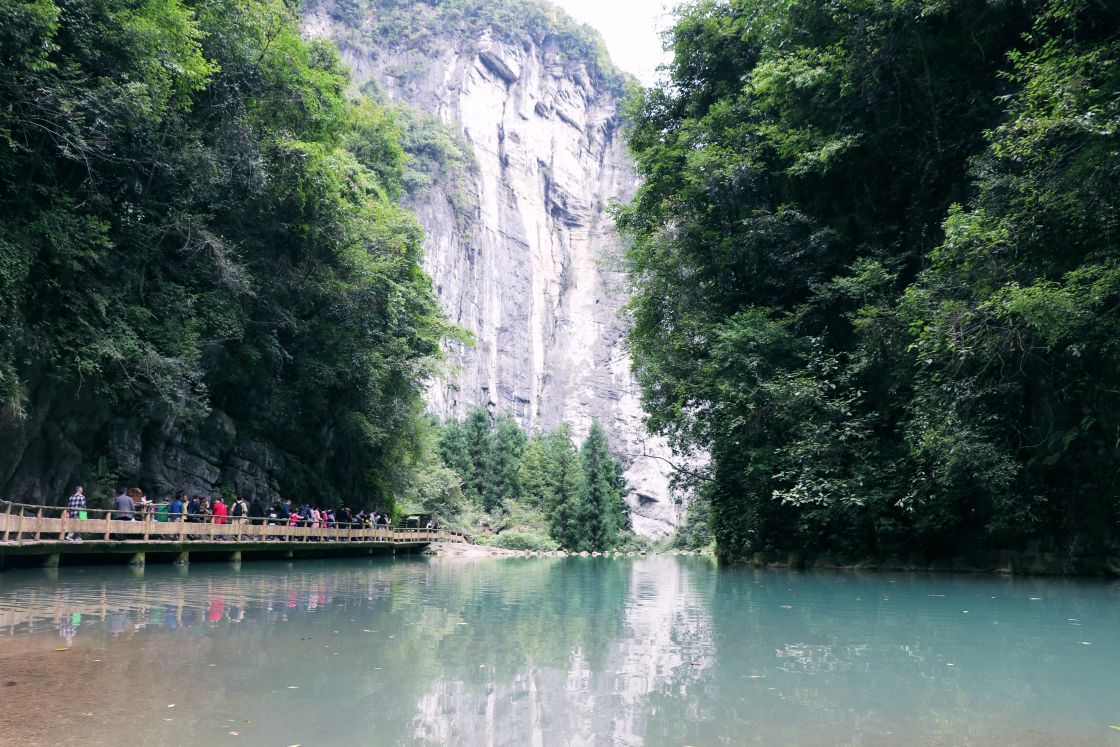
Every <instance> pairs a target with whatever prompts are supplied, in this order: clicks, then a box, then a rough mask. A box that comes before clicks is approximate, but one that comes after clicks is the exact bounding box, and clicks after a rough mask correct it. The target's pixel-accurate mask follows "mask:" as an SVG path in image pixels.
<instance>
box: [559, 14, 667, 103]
mask: <svg viewBox="0 0 1120 747" xmlns="http://www.w3.org/2000/svg"><path fill="white" fill-rule="evenodd" d="M551 1H552V2H553V3H555V4H556V5H559V6H560V7H561V8H563V9H564V10H566V11H568V15H570V16H572V18H575V19H576V20H577V21H582V22H583V23H586V24H587V25H589V26H591V27H592V28H594V29H595V30H596V31H598V32H599V33H600V34H602V35H603V39H604V40H605V41H606V42H607V49H608V50H609V51H610V53H611V60H612V61H613V62H614V64H615V65H617V66H618V67H619V68H621V69H622V70H625V71H626V72H628V73H632V74H633V75H635V76H637V78H638V80H640V81H641V82H642V84H643V85H647V86H649V85H652V84H653V83H654V82H655V80H656V78H657V74H656V69H657V66H658V65H659V64H661V63H663V62H667V61H668V55H667V54H666V53H665V52H663V51H662V50H661V32H662V31H664V30H665V29H666V28H668V27H669V26H670V25H671V24H672V20H673V15H672V10H673V8H675V7H676V6H677V5H680V4H681V2H682V0H551Z"/></svg>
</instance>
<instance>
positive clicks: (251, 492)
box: [0, 384, 297, 505]
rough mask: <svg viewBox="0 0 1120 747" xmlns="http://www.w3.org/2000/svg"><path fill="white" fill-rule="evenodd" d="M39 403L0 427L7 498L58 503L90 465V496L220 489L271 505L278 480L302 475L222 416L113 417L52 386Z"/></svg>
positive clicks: (96, 403)
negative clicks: (190, 420) (126, 490)
mask: <svg viewBox="0 0 1120 747" xmlns="http://www.w3.org/2000/svg"><path fill="white" fill-rule="evenodd" d="M34 401H35V403H36V407H35V409H34V410H33V411H32V413H31V416H30V417H28V418H26V419H22V420H17V421H8V422H5V423H2V424H0V425H2V428H0V429H2V431H3V433H4V434H5V435H7V436H10V443H8V444H7V445H6V446H7V448H5V449H3V450H2V451H0V487H2V489H3V493H2V495H3V497H4V498H5V499H7V500H12V501H16V502H20V503H46V504H48V505H51V504H61V503H63V502H64V501H65V499H66V497H67V496H69V495H70V494H71V493H72V492H73V491H74V484H73V483H74V481H75V480H76V479H78V478H77V477H76V476H77V475H82V474H84V475H86V476H87V477H91V475H90V472H89V470H88V469H86V468H85V467H86V465H88V464H89V463H90V462H93V463H94V464H97V465H98V467H97V471H98V474H95V475H92V477H93V478H94V480H95V481H97V482H99V483H102V485H101V489H100V491H98V490H97V489H95V488H94V486H93V485H89V484H88V483H87V486H86V494H87V495H92V494H95V493H97V492H101V493H102V494H105V495H109V494H111V491H112V490H113V489H114V488H115V487H117V486H118V485H134V484H141V485H143V486H144V489H145V490H147V491H150V494H154V495H153V497H155V495H170V494H171V493H173V492H180V491H187V492H190V493H200V494H203V495H210V494H212V493H213V492H214V491H215V489H216V488H217V487H219V486H220V487H222V488H225V489H228V490H232V491H234V492H236V493H237V494H238V495H243V496H246V497H251V496H260V497H261V498H263V499H271V498H275V497H277V496H279V495H280V486H279V482H278V478H279V477H280V476H283V475H285V474H289V475H290V474H291V472H292V471H293V470H294V469H297V465H296V464H295V462H294V461H293V460H290V459H289V458H288V457H287V456H286V455H284V454H283V453H282V452H280V451H278V450H277V449H275V448H274V447H272V446H271V445H269V444H267V443H265V442H263V441H261V440H260V439H258V438H255V437H253V436H251V435H249V434H246V433H242V432H240V431H239V429H238V427H237V424H236V423H235V421H234V420H233V419H232V418H230V417H229V416H228V415H226V414H225V413H223V412H222V411H220V410H212V411H211V412H210V413H209V415H208V416H207V417H206V418H205V419H203V420H202V421H201V422H199V423H198V424H197V425H194V426H192V427H186V426H185V424H184V423H183V421H181V420H175V419H174V418H172V417H171V416H170V415H169V414H166V413H162V414H161V413H159V412H145V413H142V414H141V413H126V412H119V413H118V412H114V411H113V410H112V409H111V408H110V407H109V406H108V405H107V404H106V402H105V400H103V399H95V398H81V397H75V396H74V395H73V393H69V394H67V393H63V392H60V391H58V390H56V389H55V388H54V387H53V386H52V385H50V384H44V385H42V386H41V387H40V388H39V390H38V391H37V392H35V394H34ZM67 424H70V425H67ZM77 424H80V426H79V425H77ZM68 428H70V429H72V430H67V429H68ZM110 465H111V468H110Z"/></svg>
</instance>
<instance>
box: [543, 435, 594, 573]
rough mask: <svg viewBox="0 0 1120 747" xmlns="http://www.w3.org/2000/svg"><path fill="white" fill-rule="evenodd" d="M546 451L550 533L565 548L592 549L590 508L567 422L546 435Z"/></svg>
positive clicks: (576, 452) (581, 466) (575, 549)
mask: <svg viewBox="0 0 1120 747" xmlns="http://www.w3.org/2000/svg"><path fill="white" fill-rule="evenodd" d="M545 449H546V453H547V455H548V462H549V467H550V470H551V472H552V505H551V506H549V533H550V534H551V535H552V538H553V539H554V540H556V541H557V542H559V543H560V545H561V547H564V548H565V549H568V550H571V551H574V552H582V551H584V550H593V549H595V548H593V547H592V546H591V540H592V538H591V535H590V534H589V519H590V516H589V513H590V511H589V507H588V504H587V497H586V496H587V489H586V485H585V482H584V475H583V465H582V464H581V463H580V458H579V452H578V451H577V450H576V447H575V446H574V445H573V444H572V435H571V431H570V430H569V429H568V424H567V423H561V424H560V425H559V426H558V427H557V428H556V429H555V430H553V431H551V432H549V433H548V435H547V436H545Z"/></svg>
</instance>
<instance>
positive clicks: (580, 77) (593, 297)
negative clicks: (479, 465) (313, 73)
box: [305, 10, 678, 536]
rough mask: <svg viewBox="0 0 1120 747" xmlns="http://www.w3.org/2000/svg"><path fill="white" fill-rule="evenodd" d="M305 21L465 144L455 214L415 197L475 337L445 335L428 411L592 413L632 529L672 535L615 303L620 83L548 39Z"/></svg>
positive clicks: (433, 253) (549, 416)
mask: <svg viewBox="0 0 1120 747" xmlns="http://www.w3.org/2000/svg"><path fill="white" fill-rule="evenodd" d="M371 12H376V11H375V10H374V11H371ZM305 30H306V32H307V33H308V34H309V35H311V36H317V37H330V38H334V39H336V40H339V48H340V51H341V54H342V56H343V58H344V60H345V61H346V62H347V63H348V64H349V65H350V66H351V68H352V69H353V74H354V77H355V79H356V82H358V83H359V84H360V83H361V82H363V81H366V80H370V79H373V80H376V81H377V82H378V83H379V84H380V87H381V88H382V89H383V90H384V91H385V92H386V94H387V96H388V97H389V98H390V99H393V100H396V101H401V102H407V103H409V104H411V105H414V106H417V107H419V108H421V109H423V110H425V111H427V112H429V113H430V114H432V115H435V116H436V117H438V118H439V119H440V120H441V121H442V122H444V123H445V124H446V125H448V126H449V127H452V128H454V129H456V130H457V131H458V132H460V133H461V135H462V137H463V139H464V140H465V141H466V142H467V143H468V144H469V146H470V149H471V151H472V153H473V160H474V164H473V169H472V172H471V174H470V177H469V180H468V181H469V184H468V187H467V188H468V189H469V190H470V191H471V192H472V193H473V198H474V199H473V200H472V201H471V202H472V205H473V206H475V207H473V214H472V215H469V216H466V220H463V216H460V215H458V214H457V211H459V210H461V205H462V200H460V199H457V197H456V195H455V194H453V190H455V189H457V187H456V186H454V185H446V184H439V183H437V184H436V185H434V187H433V188H432V189H430V190H428V191H426V192H425V193H423V194H420V195H414V196H413V198H412V207H413V208H414V209H415V211H416V213H417V215H418V216H419V218H420V221H421V223H422V225H423V227H424V229H425V232H426V262H425V264H426V269H427V270H428V272H429V273H430V274H431V276H432V278H433V280H434V281H435V287H436V291H437V293H438V296H439V299H440V303H441V305H442V307H443V310H444V311H445V313H446V315H447V317H448V318H449V319H450V320H451V321H453V322H455V323H456V324H458V325H460V326H462V327H464V328H466V329H468V330H470V331H471V332H472V333H473V334H474V337H475V345H474V346H473V347H470V346H465V345H452V346H450V348H449V350H448V358H449V367H448V375H446V376H445V377H443V378H442V379H441V380H439V381H436V382H435V383H434V384H433V385H432V387H431V390H430V391H429V393H428V401H429V404H430V406H431V408H432V410H433V411H434V412H436V413H437V414H439V415H441V416H444V417H447V416H456V417H461V416H463V415H465V414H466V413H467V412H469V411H470V410H472V409H474V408H475V407H478V406H480V405H482V406H486V407H489V408H491V409H492V410H495V411H504V412H509V413H511V414H512V415H514V416H515V417H516V418H517V419H518V420H519V421H520V422H521V423H522V425H524V426H526V427H528V428H530V429H533V428H549V427H552V426H554V425H556V424H557V423H559V422H560V421H563V420H566V421H568V422H569V423H570V424H571V425H572V430H573V434H574V435H575V436H576V437H577V438H582V437H583V436H584V435H585V434H586V432H587V429H588V427H589V426H590V424H591V421H592V419H598V420H599V421H600V422H601V423H602V424H603V426H604V427H605V428H606V429H607V432H608V435H609V437H610V440H611V443H612V446H613V448H614V449H615V451H616V452H617V453H618V455H619V456H620V457H621V458H622V459H623V460H624V461H625V463H626V464H627V467H628V470H627V478H628V479H629V481H630V484H631V485H632V486H633V488H634V489H635V492H634V494H633V495H632V496H631V498H630V502H631V507H632V509H633V513H632V515H633V524H634V528H635V529H636V530H637V531H638V532H639V533H641V534H643V535H646V536H662V535H665V534H668V533H669V532H671V531H672V529H673V527H674V526H675V525H676V523H677V520H678V509H677V506H676V505H675V503H674V502H673V500H672V498H671V495H670V491H669V482H668V468H667V462H664V461H662V460H661V459H659V458H660V457H667V456H668V455H669V450H668V448H667V447H666V445H665V444H664V443H661V442H659V441H657V440H651V439H650V437H649V436H648V435H647V434H646V431H645V428H644V425H643V413H642V409H641V406H640V403H639V399H638V393H637V388H636V385H635V382H634V380H633V377H632V376H631V373H630V359H629V356H628V354H627V351H626V348H625V345H624V339H625V333H626V323H625V321H624V319H623V318H622V316H621V315H620V311H621V308H622V306H623V304H624V303H625V301H626V293H625V283H624V276H623V274H622V272H621V268H620V266H619V265H620V263H619V261H618V259H619V254H620V248H621V246H620V239H619V237H618V235H617V234H616V232H615V229H614V225H613V223H612V221H611V219H610V217H609V213H608V207H609V205H610V204H611V202H612V201H625V200H627V199H629V198H630V197H631V196H632V195H633V193H634V190H635V188H636V184H637V182H636V177H635V174H634V171H633V169H632V167H631V164H630V162H629V159H628V156H627V153H626V150H625V145H624V143H623V140H622V137H621V133H620V128H621V119H620V116H619V100H618V94H617V92H616V91H614V90H611V88H610V87H609V86H607V85H605V84H603V83H602V82H600V81H599V80H598V79H597V76H596V75H595V74H594V70H593V69H592V68H590V67H589V61H588V60H586V59H580V58H579V57H578V56H572V54H570V53H569V52H567V51H565V50H564V49H562V48H561V45H560V44H559V42H558V40H557V39H556V38H554V37H548V36H546V37H544V38H543V40H541V41H538V40H536V39H534V38H533V37H531V36H530V35H528V34H527V33H526V34H522V35H518V34H517V33H512V32H509V30H508V29H507V30H504V31H505V33H503V34H502V35H501V38H498V36H497V35H496V34H494V33H492V30H483V31H481V32H479V33H478V34H476V35H474V36H464V35H463V34H462V32H461V30H460V31H459V32H457V33H456V34H455V35H454V38H447V39H446V40H445V41H440V42H437V43H436V44H435V45H433V44H432V43H431V42H430V40H429V42H428V43H427V44H426V46H425V48H424V49H418V48H410V47H409V46H408V45H407V43H399V44H397V45H396V46H385V45H379V46H377V47H376V48H374V47H373V46H372V45H369V46H366V45H362V44H360V43H355V42H354V41H353V38H354V35H353V34H352V33H348V31H351V29H347V28H346V27H343V26H339V25H338V22H337V21H336V20H334V19H332V17H330V16H329V15H328V14H327V13H326V12H323V11H319V12H313V13H311V14H310V15H308V16H307V18H306V22H305Z"/></svg>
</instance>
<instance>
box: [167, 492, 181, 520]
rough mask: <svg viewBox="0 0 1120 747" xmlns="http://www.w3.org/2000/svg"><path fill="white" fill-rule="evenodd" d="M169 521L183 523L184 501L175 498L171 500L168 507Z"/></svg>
mask: <svg viewBox="0 0 1120 747" xmlns="http://www.w3.org/2000/svg"><path fill="white" fill-rule="evenodd" d="M167 520H168V521H182V520H183V499H182V498H180V497H179V496H175V497H174V498H172V499H171V504H170V505H169V506H168V507H167Z"/></svg>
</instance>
